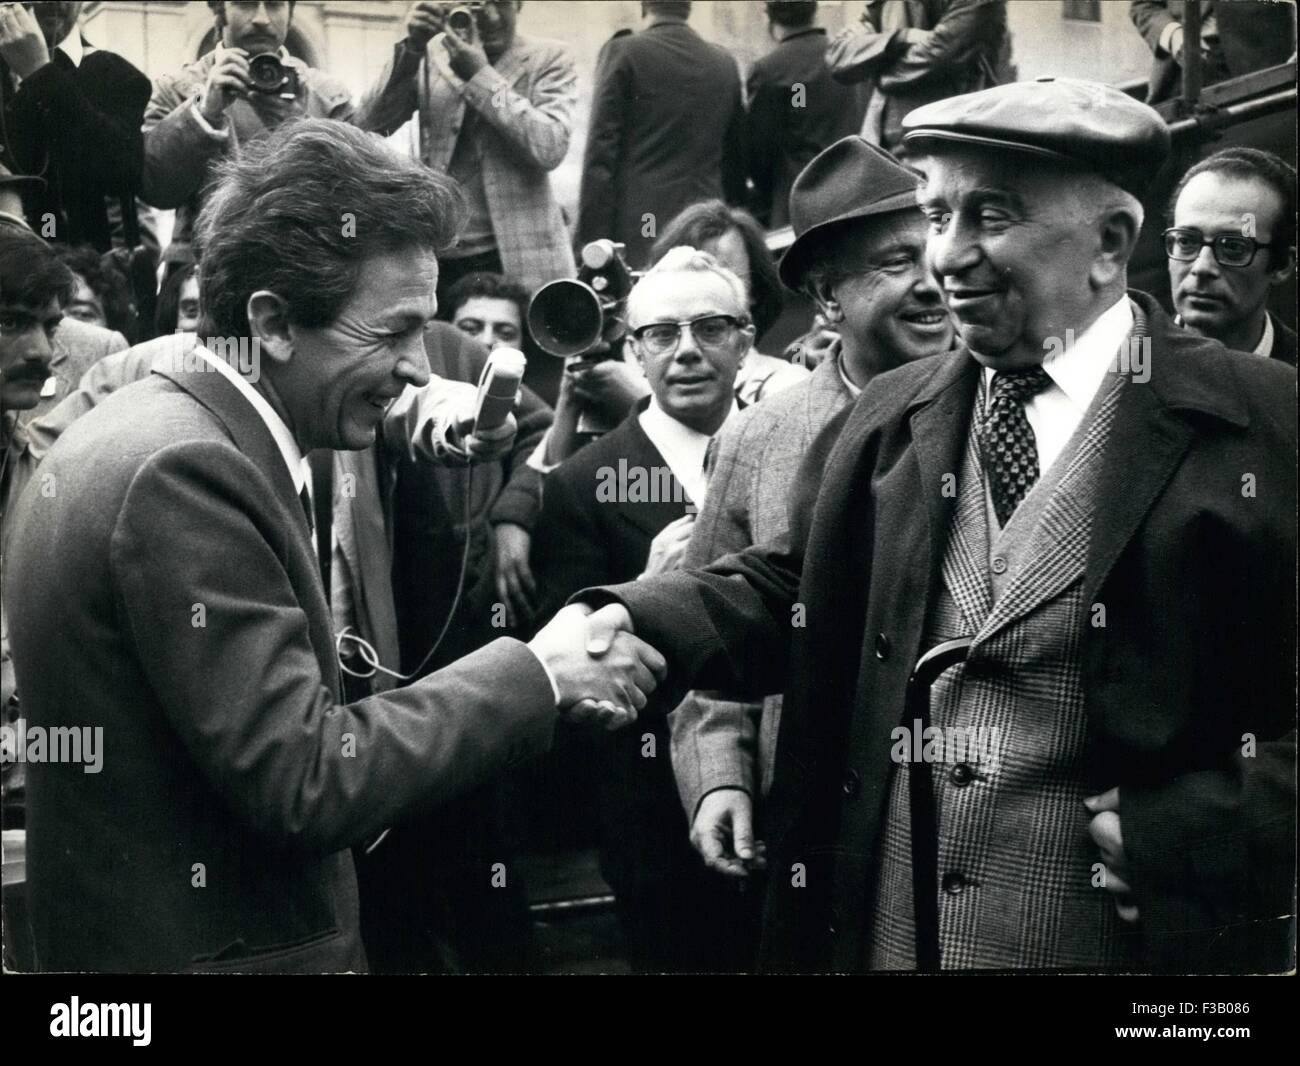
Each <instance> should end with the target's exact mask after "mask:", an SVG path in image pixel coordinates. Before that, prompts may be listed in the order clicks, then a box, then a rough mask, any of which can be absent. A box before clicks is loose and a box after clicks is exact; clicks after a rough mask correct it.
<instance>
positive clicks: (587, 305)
mask: <svg viewBox="0 0 1300 1066" xmlns="http://www.w3.org/2000/svg"><path fill="white" fill-rule="evenodd" d="M623 247H624V246H623V245H622V244H618V243H615V242H614V241H610V240H599V241H591V242H590V243H589V244H586V245H584V246H583V249H582V257H581V258H582V266H581V267H580V268H579V270H578V277H577V279H576V280H575V279H573V278H560V279H559V280H558V281H551V282H547V283H546V284H545V285H543V286H542V287H541V288H540V289H538V290H537V292H536V293H535V294H534V295H533V298H532V300H531V301H529V304H528V329H529V331H530V332H531V333H532V335H533V339H534V340H535V341H536V342H537V345H538V347H539V348H541V349H542V351H544V352H546V353H548V354H550V355H556V356H560V357H561V358H565V359H567V358H570V357H572V356H576V355H582V354H583V353H584V352H587V351H590V350H591V349H592V348H594V347H596V346H597V345H598V344H600V342H601V341H605V342H608V343H610V344H612V343H614V342H615V341H617V340H619V339H620V338H621V337H622V336H623V334H624V332H625V331H626V325H625V324H624V322H623V305H624V303H625V301H626V300H627V294H628V293H629V292H631V291H632V281H633V274H632V272H631V271H630V270H629V269H628V267H627V263H626V262H625V261H624V259H623Z"/></svg>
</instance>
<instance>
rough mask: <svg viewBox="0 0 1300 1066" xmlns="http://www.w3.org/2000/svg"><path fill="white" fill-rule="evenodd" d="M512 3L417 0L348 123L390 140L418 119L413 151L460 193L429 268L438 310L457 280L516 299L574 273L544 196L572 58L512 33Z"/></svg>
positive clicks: (558, 146)
mask: <svg viewBox="0 0 1300 1066" xmlns="http://www.w3.org/2000/svg"><path fill="white" fill-rule="evenodd" d="M519 8H520V4H518V3H516V2H514V0H484V2H480V0H475V2H473V3H461V4H452V3H437V2H432V0H420V2H419V3H416V4H413V5H412V6H411V9H410V11H409V13H408V14H407V16H406V36H405V38H403V40H402V41H401V42H399V43H398V44H397V46H396V47H395V48H394V50H393V56H392V58H391V59H390V60H389V61H388V63H387V64H386V65H385V67H384V70H383V71H382V72H381V73H380V75H379V78H378V80H377V81H376V82H375V85H374V88H372V89H371V91H370V92H369V93H368V94H367V95H366V98H365V100H364V101H363V102H362V104H361V107H360V109H359V114H358V120H357V121H358V124H359V125H361V126H363V127H364V128H366V129H374V130H378V131H379V132H380V133H383V134H390V133H392V132H393V131H394V130H396V129H398V128H399V127H400V126H402V124H403V123H405V122H406V121H407V119H409V118H410V117H411V112H413V111H418V112H419V123H420V151H421V155H422V158H423V161H424V162H425V163H426V164H427V165H428V166H430V167H432V168H433V169H434V170H438V171H441V172H443V173H445V174H449V175H450V176H451V177H453V178H455V179H456V181H457V182H459V183H460V185H461V187H462V188H463V189H464V190H465V195H466V199H467V202H468V207H469V213H468V219H467V222H466V224H465V226H464V227H463V228H462V229H461V232H460V238H459V240H458V242H457V244H456V247H455V248H451V249H448V250H447V251H446V252H444V253H443V254H442V255H441V256H440V257H439V267H440V269H441V273H440V275H439V278H438V299H439V301H440V302H441V301H442V300H443V299H444V297H445V294H446V292H447V290H448V289H449V288H451V286H452V285H453V284H455V282H456V281H457V280H458V279H459V278H462V277H465V276H466V275H468V274H473V273H479V272H487V273H492V274H508V275H509V276H511V277H513V278H515V279H516V280H517V281H519V282H520V283H521V284H522V285H524V287H525V288H527V289H530V290H531V289H535V288H537V287H538V286H539V285H542V284H544V283H545V282H548V281H551V280H553V279H554V278H562V277H563V278H569V277H573V274H574V262H573V256H572V254H571V252H570V250H569V243H570V242H569V234H568V231H567V229H566V228H565V225H564V218H563V216H562V215H561V213H560V205H559V203H558V202H557V201H556V199H555V195H554V193H553V192H552V190H551V178H550V172H551V171H552V170H554V169H555V168H556V167H558V166H559V165H560V163H562V162H563V161H564V156H565V153H566V152H568V150H569V136H570V134H571V133H572V129H573V109H574V106H575V105H576V104H577V99H578V75H577V71H576V69H575V66H574V60H573V55H572V53H571V52H570V51H569V49H568V48H567V47H566V46H565V45H564V44H561V43H560V42H559V41H547V40H541V39H539V38H533V37H524V36H522V35H520V34H518V33H517V32H516V31H515V23H516V20H517V19H518V17H519Z"/></svg>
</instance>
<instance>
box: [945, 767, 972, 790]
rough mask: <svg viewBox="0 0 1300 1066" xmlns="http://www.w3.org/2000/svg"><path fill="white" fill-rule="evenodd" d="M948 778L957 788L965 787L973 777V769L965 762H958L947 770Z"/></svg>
mask: <svg viewBox="0 0 1300 1066" xmlns="http://www.w3.org/2000/svg"><path fill="white" fill-rule="evenodd" d="M948 779H949V780H950V781H951V782H952V783H953V784H954V785H956V786H957V787H958V788H965V787H966V786H967V785H969V784H970V783H971V781H973V780H974V779H975V771H974V770H972V769H971V768H970V766H969V765H968V764H967V763H964V762H959V763H958V764H957V765H956V766H954V767H953V768H952V769H951V770H949V771H948Z"/></svg>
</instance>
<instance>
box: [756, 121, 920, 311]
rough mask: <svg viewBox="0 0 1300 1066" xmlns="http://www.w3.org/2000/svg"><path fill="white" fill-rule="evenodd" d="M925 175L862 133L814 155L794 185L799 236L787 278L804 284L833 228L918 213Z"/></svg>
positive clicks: (786, 262) (784, 268) (789, 254)
mask: <svg viewBox="0 0 1300 1066" xmlns="http://www.w3.org/2000/svg"><path fill="white" fill-rule="evenodd" d="M920 180H921V179H920V176H919V175H918V174H917V173H916V171H914V170H909V169H908V168H907V167H905V166H903V165H902V164H901V163H900V162H899V161H898V160H897V159H895V158H894V157H893V156H892V155H890V154H889V153H888V152H886V151H885V150H884V149H883V148H880V147H878V146H877V145H874V144H871V143H870V142H868V141H866V140H864V139H863V138H861V137H857V136H849V137H843V138H841V139H840V140H838V141H836V142H835V143H834V144H832V145H831V146H830V147H829V148H826V149H824V150H823V151H822V152H820V153H819V154H818V155H816V156H814V157H813V158H812V159H811V160H810V161H809V163H808V165H807V166H806V167H804V168H803V170H801V171H800V172H799V176H798V177H797V178H795V179H794V184H793V185H792V186H791V187H790V226H791V228H792V229H793V230H794V234H795V240H794V243H793V244H791V245H790V247H789V248H788V249H786V253H785V255H784V256H782V257H781V266H780V273H781V280H782V281H783V282H785V284H786V285H788V286H789V287H790V288H791V289H798V288H799V285H800V283H801V282H802V280H803V275H804V272H805V271H806V270H807V268H808V265H809V264H810V263H811V262H812V261H813V260H814V259H816V257H817V253H818V252H819V251H821V250H823V249H824V247H825V240H826V236H827V233H828V231H829V230H830V229H832V228H834V227H837V226H840V225H842V224H843V223H845V222H851V221H853V220H854V219H859V218H870V217H871V216H872V215H887V214H890V213H891V212H894V211H911V212H913V213H915V212H916V211H917V205H916V187H917V185H919V184H920Z"/></svg>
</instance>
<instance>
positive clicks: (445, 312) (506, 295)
mask: <svg viewBox="0 0 1300 1066" xmlns="http://www.w3.org/2000/svg"><path fill="white" fill-rule="evenodd" d="M476 296H481V297H483V298H485V299H488V300H509V301H510V302H511V303H512V304H514V305H515V306H516V307H517V308H519V321H520V323H521V324H522V323H523V322H524V321H525V320H526V319H527V318H528V290H527V289H525V288H524V287H523V286H522V285H520V284H519V282H517V281H514V280H512V279H511V278H507V277H505V276H504V275H502V274H490V273H487V272H486V271H479V272H477V273H474V274H466V275H465V276H464V277H463V278H461V279H460V280H459V281H457V282H456V283H455V284H454V285H453V286H452V287H451V288H450V289H448V290H447V295H446V298H445V301H444V302H443V305H442V306H441V307H439V308H438V317H439V318H442V319H445V320H446V321H448V322H454V321H455V319H456V312H457V311H458V310H459V309H460V308H461V307H462V306H464V304H465V303H467V302H468V301H470V300H472V299H474V298H475V297H476Z"/></svg>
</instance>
